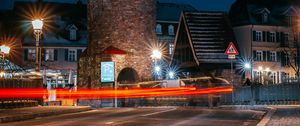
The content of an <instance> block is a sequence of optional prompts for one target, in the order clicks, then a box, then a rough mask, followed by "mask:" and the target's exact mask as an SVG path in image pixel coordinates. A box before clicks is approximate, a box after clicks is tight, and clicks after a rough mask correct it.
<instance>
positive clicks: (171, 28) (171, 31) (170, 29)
mask: <svg viewBox="0 0 300 126" xmlns="http://www.w3.org/2000/svg"><path fill="white" fill-rule="evenodd" d="M168 32H169V35H174V26H173V25H169V27H168Z"/></svg>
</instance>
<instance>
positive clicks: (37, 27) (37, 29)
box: [32, 19, 43, 72]
mask: <svg viewBox="0 0 300 126" xmlns="http://www.w3.org/2000/svg"><path fill="white" fill-rule="evenodd" d="M32 26H33V30H34V35H35V54H36V55H35V71H36V72H40V67H41V59H42V58H41V49H40V46H39V43H40V37H41V34H42V28H43V21H42V20H41V19H36V20H33V21H32Z"/></svg>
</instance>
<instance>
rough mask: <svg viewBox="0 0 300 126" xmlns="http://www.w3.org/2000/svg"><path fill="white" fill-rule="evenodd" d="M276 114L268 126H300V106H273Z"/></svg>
mask: <svg viewBox="0 0 300 126" xmlns="http://www.w3.org/2000/svg"><path fill="white" fill-rule="evenodd" d="M272 107H274V108H276V112H275V113H274V114H273V116H272V117H271V118H270V121H269V122H268V123H267V126H300V106H299V105H298V106H295V105H290V106H272Z"/></svg>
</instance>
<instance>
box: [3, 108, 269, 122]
mask: <svg viewBox="0 0 300 126" xmlns="http://www.w3.org/2000/svg"><path fill="white" fill-rule="evenodd" d="M262 114H263V113H262V112H259V111H253V110H221V109H202V108H120V109H97V110H92V111H88V112H81V113H75V114H66V115H58V116H51V117H45V118H37V119H33V120H27V121H20V122H12V123H3V124H0V125H1V126H2V125H3V126H106V125H107V126H109V125H112V126H200V125H201V126H242V125H245V126H246V125H248V126H255V125H256V124H257V123H258V122H259V118H258V117H259V116H260V115H262Z"/></svg>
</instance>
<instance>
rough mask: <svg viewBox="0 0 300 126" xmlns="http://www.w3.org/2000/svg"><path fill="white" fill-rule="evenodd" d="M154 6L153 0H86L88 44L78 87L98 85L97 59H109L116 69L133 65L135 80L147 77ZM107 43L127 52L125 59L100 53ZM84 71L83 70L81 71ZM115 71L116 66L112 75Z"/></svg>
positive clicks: (98, 63) (98, 70) (149, 71)
mask: <svg viewBox="0 0 300 126" xmlns="http://www.w3.org/2000/svg"><path fill="white" fill-rule="evenodd" d="M155 5H156V1H155V0H112V1H99V0H90V1H89V3H88V18H89V24H88V25H89V33H90V36H89V46H88V48H87V56H86V57H83V59H81V62H79V82H80V83H81V84H82V85H81V87H86V86H88V87H95V86H99V85H98V84H100V83H99V80H100V62H101V61H111V60H113V61H115V62H117V63H118V64H116V67H117V68H119V67H121V68H120V69H124V68H127V67H129V68H133V69H134V70H135V71H137V73H138V76H139V80H138V81H141V80H143V79H147V78H151V70H150V67H151V58H150V55H151V45H153V43H155V42H156V38H155V32H154V30H155V17H156V16H155V10H156V9H155ZM109 46H113V47H115V48H118V49H120V50H123V51H125V52H127V54H125V56H126V59H124V60H123V61H122V62H120V61H121V60H115V58H114V55H106V54H103V51H104V50H105V49H106V48H107V47H109ZM86 61H90V62H86ZM85 70H88V71H87V73H83V71H85ZM119 72H120V71H119V69H117V71H116V72H115V73H116V75H115V76H116V78H117V77H118V76H119V75H118V74H119ZM86 83H88V84H90V85H87V84H86Z"/></svg>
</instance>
